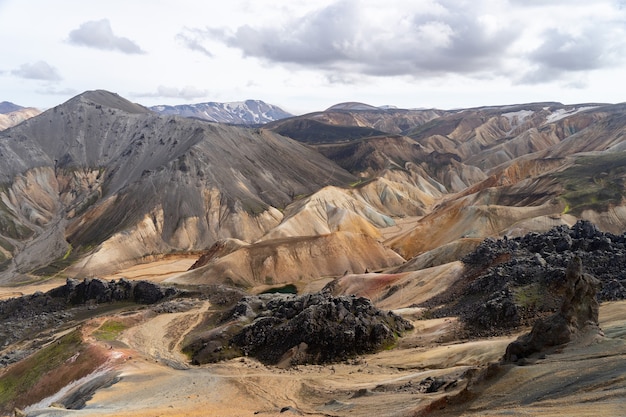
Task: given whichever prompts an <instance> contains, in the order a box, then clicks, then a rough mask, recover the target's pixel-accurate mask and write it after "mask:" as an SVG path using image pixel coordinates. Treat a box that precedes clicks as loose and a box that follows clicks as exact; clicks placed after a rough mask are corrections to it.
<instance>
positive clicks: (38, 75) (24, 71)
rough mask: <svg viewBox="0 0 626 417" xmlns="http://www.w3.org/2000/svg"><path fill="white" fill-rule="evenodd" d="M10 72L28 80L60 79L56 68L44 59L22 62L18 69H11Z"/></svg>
mask: <svg viewBox="0 0 626 417" xmlns="http://www.w3.org/2000/svg"><path fill="white" fill-rule="evenodd" d="M11 74H13V75H16V76H18V77H21V78H27V79H29V80H44V81H59V80H61V79H62V78H61V76H60V75H59V72H58V71H57V69H56V68H54V67H53V66H51V65H50V64H48V63H47V62H45V61H37V62H34V63H32V64H31V63H26V64H22V65H21V66H20V67H19V68H18V69H16V70H13V71H11Z"/></svg>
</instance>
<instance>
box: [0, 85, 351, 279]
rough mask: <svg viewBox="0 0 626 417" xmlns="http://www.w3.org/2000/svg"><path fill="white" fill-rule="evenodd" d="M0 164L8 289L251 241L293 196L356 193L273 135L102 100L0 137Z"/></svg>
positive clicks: (1, 239)
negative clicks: (70, 268) (328, 190)
mask: <svg viewBox="0 0 626 417" xmlns="http://www.w3.org/2000/svg"><path fill="white" fill-rule="evenodd" d="M0 155H2V158H3V159H4V160H5V161H6V163H4V164H3V165H2V166H1V167H0V180H1V181H2V183H3V184H5V186H4V187H3V188H2V191H1V192H0V197H1V198H2V200H1V201H2V204H1V205H0V243H2V245H1V246H2V247H3V248H4V249H3V250H2V260H3V262H2V265H3V269H4V271H3V273H2V276H3V277H4V279H9V280H10V279H15V278H16V277H19V276H21V275H20V274H28V273H31V272H33V271H35V272H36V271H38V269H39V268H41V267H44V266H46V265H48V264H50V263H53V264H54V265H56V266H54V267H52V268H51V269H44V270H41V271H39V272H37V273H39V274H42V273H43V274H47V273H50V272H54V270H55V268H59V267H61V266H63V265H67V264H69V263H72V262H77V261H78V262H77V263H76V264H75V265H74V268H75V270H76V271H77V272H76V273H82V274H91V273H95V271H98V272H99V273H102V272H103V271H105V270H112V269H115V268H117V267H119V265H121V264H124V263H129V262H130V263H133V262H138V261H140V260H141V259H143V257H145V256H148V255H151V254H155V253H157V254H158V253H168V252H172V251H190V250H191V251H193V250H201V249H205V248H208V247H210V246H211V245H212V244H213V243H214V242H215V241H216V240H218V239H222V238H230V237H234V238H238V239H244V240H248V241H250V240H254V239H256V238H258V237H261V236H262V235H263V234H264V233H265V232H267V231H268V230H270V229H271V228H272V227H274V226H275V225H276V224H278V222H280V220H281V218H282V213H281V211H280V210H282V208H284V207H285V206H286V205H288V204H289V203H290V202H291V200H292V199H293V198H294V196H296V195H302V194H309V193H312V192H314V191H316V190H318V189H319V188H322V187H323V186H326V185H340V184H345V183H348V182H351V181H354V177H353V176H352V175H350V174H349V173H347V172H346V171H344V170H342V169H341V168H339V167H338V166H337V165H335V164H334V163H332V162H330V161H329V160H327V159H325V158H324V157H322V156H321V155H320V154H318V153H317V152H315V151H312V150H310V149H308V148H306V147H304V146H303V145H300V144H299V143H297V142H295V141H293V140H291V139H288V138H285V137H282V136H278V135H276V134H274V133H272V132H270V131H266V130H258V129H257V130H251V129H245V128H239V127H233V126H226V125H218V124H207V123H204V122H202V121H198V120H194V119H189V118H181V117H177V116H160V115H157V114H155V113H154V112H152V111H150V110H149V109H147V108H145V107H142V106H140V105H138V104H134V103H131V102H129V101H127V100H125V99H123V98H122V97H120V96H118V95H116V94H113V93H109V92H106V91H90V92H86V93H84V94H81V95H79V96H77V97H74V98H73V99H71V100H69V101H68V102H66V103H64V104H62V105H60V106H57V107H54V108H52V109H50V110H48V111H46V112H44V113H42V114H41V115H39V116H37V117H34V118H32V119H29V120H27V121H26V122H24V123H22V124H21V125H19V126H16V127H15V128H13V129H11V130H8V131H5V132H2V133H0ZM85 256H86V257H85ZM55 262H56V263H55ZM11 277H12V278H11Z"/></svg>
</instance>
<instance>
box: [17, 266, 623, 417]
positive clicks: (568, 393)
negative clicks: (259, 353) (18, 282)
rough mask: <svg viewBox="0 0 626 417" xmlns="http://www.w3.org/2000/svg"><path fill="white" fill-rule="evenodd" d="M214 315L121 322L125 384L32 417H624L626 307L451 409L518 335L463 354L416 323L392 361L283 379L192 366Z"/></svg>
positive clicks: (251, 367)
mask: <svg viewBox="0 0 626 417" xmlns="http://www.w3.org/2000/svg"><path fill="white" fill-rule="evenodd" d="M179 261H180V262H179ZM179 261H177V262H176V263H175V265H169V264H167V263H165V264H164V263H153V264H150V265H143V266H141V267H139V268H137V267H136V269H133V271H135V274H133V273H132V272H131V271H129V270H127V271H124V276H127V277H131V278H133V277H140V276H141V277H143V276H146V275H147V274H149V273H155V275H156V276H157V277H162V276H165V275H167V274H170V273H176V271H177V270H179V269H182V268H184V267H185V266H186V264H185V262H184V260H179ZM190 261H191V260H188V261H187V262H190ZM159 268H161V269H159ZM148 271H151V272H148ZM157 279H158V278H157ZM22 290H23V289H22V288H20V291H22ZM210 309H211V306H210V304H209V303H208V302H200V301H199V302H197V303H196V304H195V307H194V308H192V309H191V310H189V311H186V312H181V313H170V314H161V315H157V314H155V313H153V312H151V311H150V310H148V309H146V310H144V311H139V312H137V313H134V315H132V316H129V315H128V314H127V313H126V315H125V316H124V320H128V321H130V322H132V323H135V325H134V326H132V327H130V328H129V329H127V330H126V331H125V332H124V333H122V335H121V336H120V337H119V341H117V342H113V344H112V345H111V346H110V348H111V349H112V350H111V352H113V353H115V352H122V355H123V358H124V360H123V361H118V362H117V365H116V367H117V369H118V371H119V372H120V376H121V380H120V381H119V382H118V383H116V384H114V385H112V386H110V387H108V388H102V389H100V390H99V391H97V392H96V394H95V395H94V396H93V398H92V399H91V400H89V401H88V402H87V406H86V408H84V409H82V410H73V411H70V410H61V409H55V408H45V409H41V410H31V411H29V415H32V416H35V415H39V416H110V415H116V416H129V417H130V416H133V417H147V416H168V417H177V416H254V415H259V416H274V415H276V416H278V415H280V416H284V415H308V416H372V415H378V416H409V415H419V413H420V412H421V410H424V409H425V408H428V407H430V408H431V409H432V410H433V412H434V415H438V416H441V415H445V416H496V415H497V416H502V415H507V416H540V417H552V416H590V415H602V416H618V415H624V414H623V410H624V409H626V302H616V303H606V304H603V305H602V306H601V310H600V319H601V326H602V328H603V330H604V333H605V335H606V337H604V338H602V339H600V340H586V341H582V342H580V343H577V344H572V345H571V346H568V347H566V348H565V349H563V350H562V352H560V353H555V354H551V355H548V356H546V357H545V358H544V359H540V360H538V361H537V363H534V364H529V365H527V366H515V365H506V366H504V367H502V368H501V370H500V371H499V373H498V374H497V375H496V376H495V377H493V378H491V379H488V380H486V381H484V382H482V383H479V384H473V385H471V386H470V387H469V390H468V391H465V392H466V395H465V396H464V397H463V398H464V400H463V401H462V402H457V401H456V400H455V398H459V397H458V395H459V394H460V393H461V392H464V391H463V389H464V388H466V386H467V383H468V378H467V377H466V376H465V375H466V374H465V373H466V372H472V370H473V369H478V370H480V369H485V367H486V365H487V364H489V363H496V362H498V361H499V360H500V358H501V357H502V355H503V353H504V350H505V348H506V345H507V344H508V343H510V342H511V341H512V340H513V339H514V338H515V337H516V336H517V335H512V336H510V337H502V338H492V339H485V340H473V341H469V342H468V341H466V342H459V341H456V340H455V337H454V334H455V329H456V328H457V323H456V320H455V319H436V320H416V321H414V324H415V327H416V328H415V330H413V331H411V332H409V333H408V334H406V335H405V337H403V338H402V339H401V340H400V342H399V344H398V346H397V347H396V348H395V349H391V350H386V351H383V352H380V353H378V354H373V355H366V356H362V357H359V358H356V359H354V360H351V361H349V362H346V363H341V364H335V365H332V366H314V365H311V366H298V367H295V368H290V369H287V370H286V369H279V368H275V367H267V366H264V365H263V364H261V363H259V362H257V361H255V360H253V359H251V358H239V359H234V360H231V361H226V362H222V363H219V364H212V365H203V366H193V365H190V364H189V363H188V359H187V358H186V357H185V356H184V355H183V354H182V353H180V346H181V344H182V342H183V340H184V338H185V335H186V334H187V332H188V331H190V329H191V328H193V327H194V326H195V325H197V324H199V323H200V322H201V321H202V319H203V318H204V317H205V315H206V314H207V313H208V312H209V311H210ZM405 313H406V317H411V311H409V310H405ZM113 353H112V354H113ZM115 354H117V355H119V353H115ZM428 377H439V378H443V379H444V380H446V381H456V382H455V383H454V384H451V387H450V389H449V390H447V391H441V392H436V393H424V392H421V391H422V390H421V389H420V382H422V381H424V380H425V379H426V378H428ZM467 393H469V394H467ZM443 405H445V408H442V409H441V407H442V406H443ZM281 411H282V412H281Z"/></svg>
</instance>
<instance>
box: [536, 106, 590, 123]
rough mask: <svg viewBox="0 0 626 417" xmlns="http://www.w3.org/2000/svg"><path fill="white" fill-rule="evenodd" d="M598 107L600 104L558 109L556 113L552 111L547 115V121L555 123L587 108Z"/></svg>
mask: <svg viewBox="0 0 626 417" xmlns="http://www.w3.org/2000/svg"><path fill="white" fill-rule="evenodd" d="M596 107H600V106H583V107H577V108H573V109H570V110H566V109H558V110H556V111H555V112H554V113H552V114H551V115H550V116H548V117H546V123H554V122H556V121H559V120H561V119H565V118H566V117H569V116H572V115H574V114H576V113H580V112H582V111H585V110H590V109H595V108H596Z"/></svg>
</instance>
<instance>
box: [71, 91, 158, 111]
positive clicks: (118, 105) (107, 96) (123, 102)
mask: <svg viewBox="0 0 626 417" xmlns="http://www.w3.org/2000/svg"><path fill="white" fill-rule="evenodd" d="M72 101H82V102H87V103H93V104H96V105H100V106H104V107H108V108H114V109H118V110H122V111H124V112H127V113H149V112H150V110H149V109H147V108H145V107H143V106H142V105H139V104H137V103H133V102H131V101H129V100H127V99H125V98H123V97H121V96H120V95H118V94H116V93H112V92H110V91H106V90H90V91H85V92H84V93H82V94H79V95H77V96H76V97H74V98H72V99H70V100H69V101H68V103H69V102H72Z"/></svg>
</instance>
